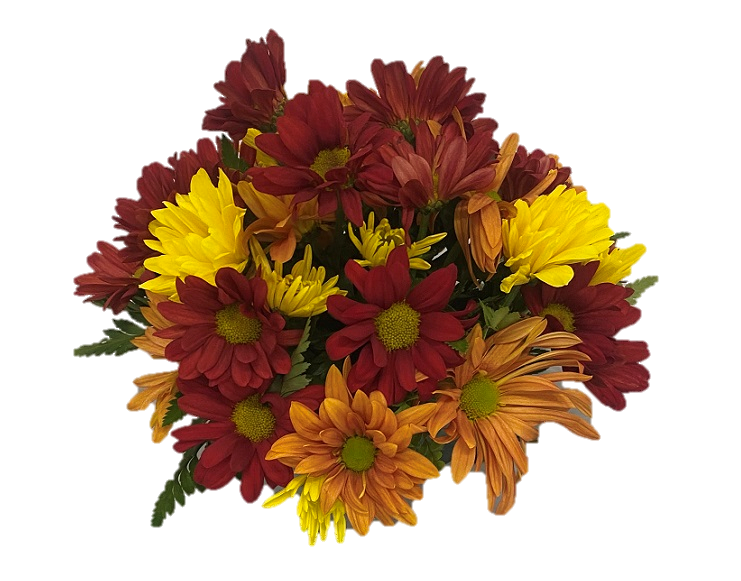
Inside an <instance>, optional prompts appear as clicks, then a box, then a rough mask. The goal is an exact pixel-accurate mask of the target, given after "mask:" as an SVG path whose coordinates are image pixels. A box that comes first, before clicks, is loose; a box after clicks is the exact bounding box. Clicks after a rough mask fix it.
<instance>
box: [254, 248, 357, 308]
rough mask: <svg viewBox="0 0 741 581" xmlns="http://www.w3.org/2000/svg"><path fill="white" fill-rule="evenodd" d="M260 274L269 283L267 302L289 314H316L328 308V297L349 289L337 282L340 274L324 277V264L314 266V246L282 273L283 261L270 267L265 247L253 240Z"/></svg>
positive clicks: (341, 293)
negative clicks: (287, 270)
mask: <svg viewBox="0 0 741 581" xmlns="http://www.w3.org/2000/svg"><path fill="white" fill-rule="evenodd" d="M250 247H251V248H252V249H253V255H254V259H255V263H256V264H257V266H258V268H259V269H260V276H261V277H262V278H263V280H264V281H265V282H266V283H267V285H268V294H267V299H266V300H267V304H268V306H269V307H270V308H271V309H273V310H274V311H278V312H279V313H281V314H283V315H285V316H286V317H313V316H314V315H319V314H321V313H323V312H324V311H326V310H327V298H328V297H330V296H333V295H346V294H347V291H346V290H343V289H341V288H339V287H338V286H337V281H338V280H339V278H340V277H339V276H333V277H332V278H330V279H329V280H324V279H325V278H326V276H327V273H326V270H325V268H324V267H323V266H320V267H318V268H317V267H315V266H312V264H311V260H312V255H311V246H310V245H309V244H307V245H306V247H305V248H304V257H303V259H302V260H299V261H298V262H297V263H296V264H294V265H293V268H292V269H291V272H290V274H286V275H285V276H283V263H282V262H280V261H276V262H275V269H273V268H271V266H270V263H269V262H268V260H267V257H266V256H265V254H264V252H263V251H262V248H260V245H259V244H258V243H256V242H253V243H252V244H250Z"/></svg>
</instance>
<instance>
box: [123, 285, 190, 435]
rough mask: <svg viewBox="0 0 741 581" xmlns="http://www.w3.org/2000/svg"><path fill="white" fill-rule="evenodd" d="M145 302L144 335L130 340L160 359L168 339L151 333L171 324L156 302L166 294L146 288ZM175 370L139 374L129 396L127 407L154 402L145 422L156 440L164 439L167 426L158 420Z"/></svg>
mask: <svg viewBox="0 0 741 581" xmlns="http://www.w3.org/2000/svg"><path fill="white" fill-rule="evenodd" d="M147 298H148V299H149V306H148V307H142V309H141V314H142V315H143V316H144V318H145V319H146V320H147V321H148V322H149V324H150V326H149V327H147V328H146V330H145V331H144V335H142V336H139V337H135V338H133V339H132V340H131V342H132V343H133V344H134V345H136V346H137V347H138V348H139V349H141V350H142V351H145V352H147V353H149V355H151V356H152V357H153V358H154V359H162V358H164V356H165V348H166V347H167V345H168V344H169V343H170V340H169V339H162V338H161V337H157V336H155V333H156V332H157V331H160V330H162V329H166V328H167V327H171V326H172V324H173V323H172V321H168V320H167V319H165V317H163V316H162V313H160V312H159V309H158V306H159V305H160V304H161V303H163V302H166V301H167V297H163V296H162V295H156V294H154V293H150V292H147ZM177 378H178V372H177V370H175V371H165V372H161V373H151V374H148V375H142V376H141V377H138V378H137V379H135V380H134V384H135V385H136V386H137V387H138V388H139V392H138V393H137V394H136V395H135V396H134V397H132V398H131V401H129V403H128V405H127V407H128V409H130V410H131V411H141V410H144V409H146V408H147V407H149V404H151V403H154V412H153V413H152V419H151V420H150V421H149V426H150V427H151V428H152V441H153V442H155V443H159V442H161V441H162V440H164V438H165V436H167V434H168V433H169V432H170V426H163V425H162V421H163V420H164V419H165V414H167V410H168V409H169V408H170V402H171V401H172V400H173V398H174V397H175V394H176V393H177V385H176V382H177Z"/></svg>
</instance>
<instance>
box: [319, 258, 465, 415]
mask: <svg viewBox="0 0 741 581" xmlns="http://www.w3.org/2000/svg"><path fill="white" fill-rule="evenodd" d="M345 274H346V276H347V278H348V279H349V280H350V282H351V283H352V284H353V285H354V286H355V288H356V289H357V290H358V292H359V293H360V294H361V295H362V296H363V298H364V299H365V300H366V301H367V303H366V304H364V303H358V302H356V301H353V300H351V299H348V298H347V297H343V296H339V295H334V296H332V297H329V298H328V299H327V311H328V312H329V314H330V315H332V317H334V318H335V319H337V320H338V321H340V322H342V323H344V324H345V325H346V326H345V327H344V328H343V329H342V330H340V331H337V332H336V333H334V334H333V335H332V336H330V337H329V339H328V340H327V343H326V350H327V354H328V355H329V357H330V358H331V359H333V360H335V361H337V360H340V359H342V358H344V357H346V356H348V355H351V354H353V353H355V352H356V351H358V350H360V353H359V354H358V358H357V361H356V362H355V364H354V365H353V367H352V369H351V370H350V375H349V376H348V380H347V383H348V387H349V388H350V390H351V391H353V392H355V391H357V390H358V389H362V390H363V391H366V392H371V391H373V390H376V389H377V390H379V391H380V392H381V393H383V395H384V396H385V397H386V399H387V401H389V403H398V402H400V401H401V400H403V399H404V397H405V396H406V394H407V392H410V391H414V390H415V389H417V372H420V373H421V374H423V375H424V376H426V377H427V378H430V379H432V380H433V381H436V380H439V379H442V378H443V377H445V374H446V373H447V370H448V368H449V367H452V366H454V365H459V364H460V363H461V361H463V359H462V358H461V356H460V355H459V354H458V353H456V352H455V351H454V350H453V349H452V348H451V347H449V346H448V345H447V342H449V341H457V340H458V339H460V338H461V337H463V335H464V327H463V325H462V323H461V321H460V320H459V317H460V315H461V313H451V312H443V309H445V308H446V307H447V306H448V301H449V300H450V296H451V294H452V293H453V288H454V287H455V283H456V280H457V276H458V270H457V268H456V266H455V265H454V264H451V265H450V266H446V267H445V268H441V269H439V270H437V271H435V272H433V273H432V274H430V275H429V276H428V277H427V278H425V279H424V280H423V281H422V282H420V283H419V284H418V285H417V286H415V287H414V288H411V286H412V279H411V276H410V274H409V257H408V255H407V249H406V248H405V247H399V248H396V249H395V250H393V251H392V252H391V254H389V257H388V260H387V261H386V265H385V266H377V267H375V268H372V269H370V270H368V271H367V270H365V269H363V268H362V267H361V266H359V265H358V264H357V263H356V262H355V261H353V260H351V261H349V262H348V263H347V265H346V266H345Z"/></svg>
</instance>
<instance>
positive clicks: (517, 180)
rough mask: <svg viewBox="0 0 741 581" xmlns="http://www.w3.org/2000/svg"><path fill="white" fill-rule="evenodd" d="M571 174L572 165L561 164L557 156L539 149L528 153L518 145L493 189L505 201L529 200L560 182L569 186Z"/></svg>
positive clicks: (548, 191)
mask: <svg viewBox="0 0 741 581" xmlns="http://www.w3.org/2000/svg"><path fill="white" fill-rule="evenodd" d="M570 176H571V168H570V167H562V166H561V164H560V163H559V162H558V156H555V155H547V154H546V153H544V152H543V151H541V150H540V149H536V150H534V151H532V152H530V153H528V152H527V149H525V148H524V147H523V146H522V145H520V146H519V147H517V151H516V152H515V155H514V158H513V159H512V163H511V165H510V166H509V167H508V168H507V171H506V173H505V175H502V176H501V178H502V180H501V182H500V186H499V187H498V188H497V189H496V191H497V193H498V194H499V197H500V198H501V199H502V200H504V201H507V202H514V201H515V200H520V199H523V200H525V201H527V202H528V203H532V202H533V200H535V198H536V197H537V196H540V195H544V194H549V193H551V192H552V191H553V190H554V189H556V188H557V187H558V186H560V185H564V186H566V187H569V186H570Z"/></svg>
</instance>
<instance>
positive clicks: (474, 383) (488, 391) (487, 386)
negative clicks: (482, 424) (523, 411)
mask: <svg viewBox="0 0 741 581" xmlns="http://www.w3.org/2000/svg"><path fill="white" fill-rule="evenodd" d="M498 407H499V388H498V387H497V384H496V383H495V382H494V381H492V380H491V379H489V378H488V377H486V375H483V374H479V375H476V376H474V377H473V379H471V381H469V382H468V383H467V384H466V385H464V386H463V388H462V389H461V401H460V408H461V410H462V411H463V413H464V414H466V417H467V418H468V419H469V420H478V419H481V418H487V417H489V416H490V415H492V414H493V413H494V412H495V411H496V410H497V408H498Z"/></svg>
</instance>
